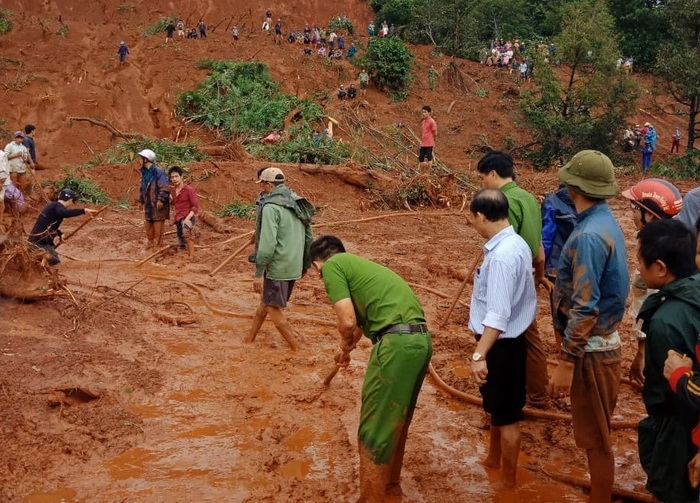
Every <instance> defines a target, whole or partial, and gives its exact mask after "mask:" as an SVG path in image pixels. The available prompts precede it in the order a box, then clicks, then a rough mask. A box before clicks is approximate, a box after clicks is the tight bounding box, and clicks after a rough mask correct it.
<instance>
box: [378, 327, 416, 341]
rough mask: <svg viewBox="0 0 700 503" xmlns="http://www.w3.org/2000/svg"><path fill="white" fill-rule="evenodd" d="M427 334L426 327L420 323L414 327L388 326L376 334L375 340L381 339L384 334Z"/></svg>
mask: <svg viewBox="0 0 700 503" xmlns="http://www.w3.org/2000/svg"><path fill="white" fill-rule="evenodd" d="M427 333H428V325H426V324H425V323H420V324H416V325H405V324H399V325H389V326H388V327H386V328H383V329H382V330H380V331H379V333H378V334H377V337H376V338H377V340H379V339H381V338H382V337H383V336H385V335H386V334H427Z"/></svg>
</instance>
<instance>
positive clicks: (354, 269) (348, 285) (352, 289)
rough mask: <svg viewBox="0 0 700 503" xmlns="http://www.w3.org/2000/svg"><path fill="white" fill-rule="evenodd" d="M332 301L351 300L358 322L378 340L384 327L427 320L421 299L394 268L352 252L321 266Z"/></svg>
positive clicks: (372, 337) (334, 257)
mask: <svg viewBox="0 0 700 503" xmlns="http://www.w3.org/2000/svg"><path fill="white" fill-rule="evenodd" d="M321 274H322V275H323V283H324V285H325V287H326V293H327V294H328V298H329V299H330V301H331V303H332V304H335V303H336V302H338V301H339V300H342V299H347V298H349V299H351V300H352V304H353V306H354V307H355V314H356V316H357V324H358V326H361V327H362V329H363V331H364V333H365V335H366V336H367V337H369V338H370V339H372V342H376V341H375V339H376V335H377V333H378V332H379V331H381V330H382V329H384V328H386V327H388V326H390V325H397V324H400V323H406V324H411V323H413V324H417V323H425V314H424V313H423V308H422V307H421V305H420V302H419V301H418V298H417V297H416V295H415V294H414V293H413V291H412V290H411V288H410V287H409V286H408V285H407V284H406V282H405V281H404V280H403V279H402V278H401V277H400V276H399V275H398V274H396V273H395V272H394V271H392V270H391V269H388V268H386V267H384V266H382V265H379V264H377V263H375V262H372V261H371V260H367V259H366V258H363V257H359V256H357V255H353V254H351V253H338V254H336V255H333V256H332V257H331V258H329V259H328V260H327V261H326V262H325V263H324V264H323V267H322V269H321Z"/></svg>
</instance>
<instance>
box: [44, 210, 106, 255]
mask: <svg viewBox="0 0 700 503" xmlns="http://www.w3.org/2000/svg"><path fill="white" fill-rule="evenodd" d="M107 208H109V206H103V207H102V208H100V209H99V210H97V212H96V213H95V214H94V215H91V216H90V218H88V219H87V220H85V221H84V222H83V223H82V224H80V225H79V226H78V227H76V228H75V229H73V230H72V231H71V232H69V233H68V235H67V236H65V237H64V238H63V241H68V240H69V239H70V238H72V237H73V236H74V235H75V233H76V232H78V231H79V230H80V229H82V228H83V227H85V226H86V225H87V224H89V223H90V222H92V220H93V219H94V218H95V217H96V216H97V215H99V214H100V213H102V212H103V211H104V210H106V209H107ZM60 244H61V243H59V245H60ZM56 248H58V246H56Z"/></svg>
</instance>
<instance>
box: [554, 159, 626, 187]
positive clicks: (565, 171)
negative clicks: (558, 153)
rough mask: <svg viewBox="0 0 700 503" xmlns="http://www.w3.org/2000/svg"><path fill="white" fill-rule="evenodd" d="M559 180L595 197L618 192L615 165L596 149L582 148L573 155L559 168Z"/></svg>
mask: <svg viewBox="0 0 700 503" xmlns="http://www.w3.org/2000/svg"><path fill="white" fill-rule="evenodd" d="M559 180H560V181H561V182H562V183H565V184H566V185H570V186H572V187H574V188H576V189H578V190H579V191H580V192H581V193H582V194H584V195H586V196H588V197H592V198H596V199H608V198H611V197H614V196H616V195H617V194H618V193H619V192H620V187H619V186H618V185H617V182H616V181H615V166H613V163H612V161H611V160H610V158H609V157H608V156H607V155H605V154H603V153H602V152H599V151H597V150H582V151H581V152H579V153H577V154H576V155H574V156H573V157H572V158H571V160H570V161H569V162H568V163H567V164H565V165H564V166H563V167H562V168H561V169H560V170H559Z"/></svg>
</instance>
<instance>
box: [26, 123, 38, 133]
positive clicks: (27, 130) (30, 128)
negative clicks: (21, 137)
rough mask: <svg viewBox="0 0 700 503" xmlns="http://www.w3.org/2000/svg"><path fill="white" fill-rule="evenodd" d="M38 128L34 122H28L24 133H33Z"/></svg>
mask: <svg viewBox="0 0 700 503" xmlns="http://www.w3.org/2000/svg"><path fill="white" fill-rule="evenodd" d="M35 129H36V126H35V125H34V124H27V125H26V126H24V134H31V133H32V131H34V130H35Z"/></svg>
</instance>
